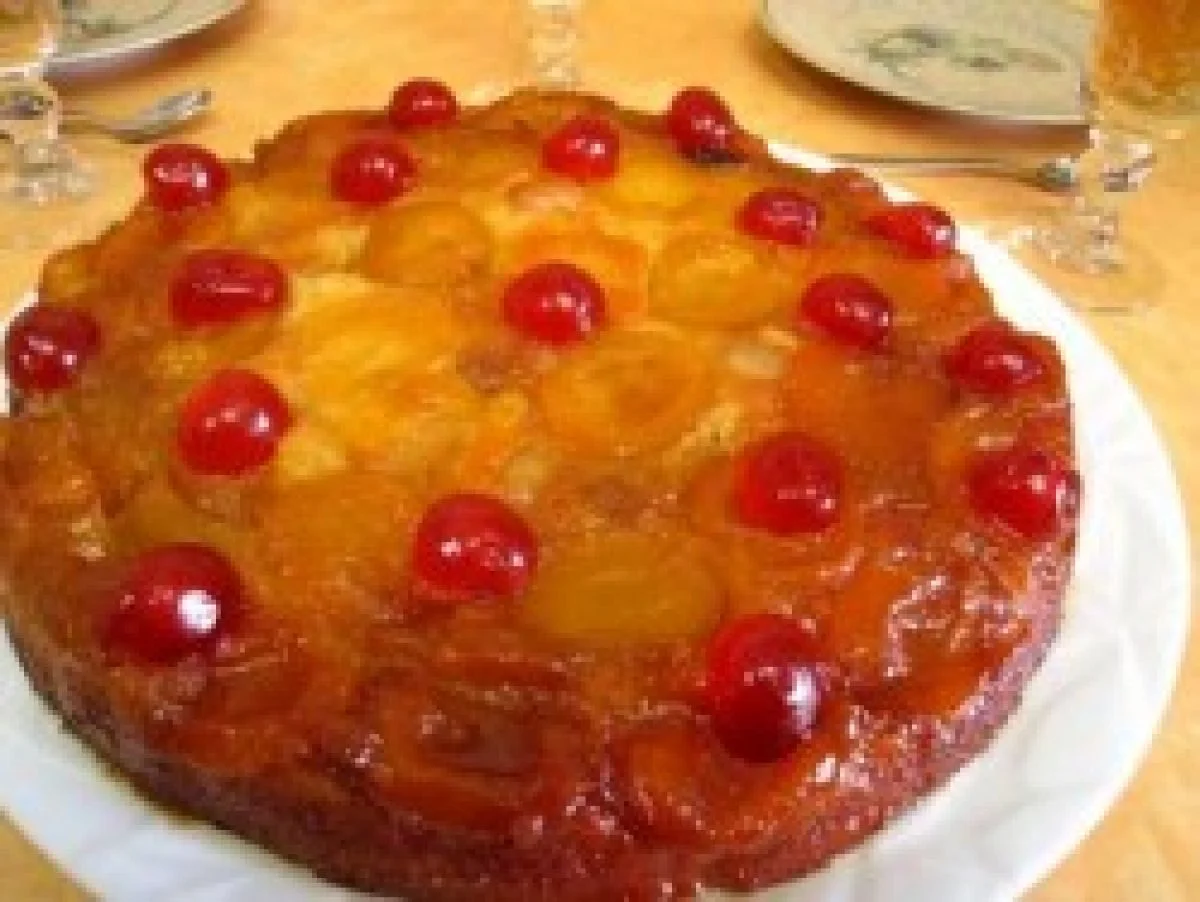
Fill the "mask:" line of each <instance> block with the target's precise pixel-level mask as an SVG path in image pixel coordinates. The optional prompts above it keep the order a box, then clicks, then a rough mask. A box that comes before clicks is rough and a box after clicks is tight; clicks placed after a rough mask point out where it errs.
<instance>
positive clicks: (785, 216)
mask: <svg viewBox="0 0 1200 902" xmlns="http://www.w3.org/2000/svg"><path fill="white" fill-rule="evenodd" d="M821 219H822V212H821V205H820V204H818V203H817V202H816V201H815V200H812V199H811V198H808V197H805V196H804V195H803V194H801V193H800V192H799V191H794V190H792V189H791V188H764V189H763V190H762V191H758V192H755V193H754V194H752V195H750V197H749V198H748V199H747V200H746V202H745V203H744V204H743V205H742V208H741V210H739V211H738V214H737V224H738V228H740V229H741V230H742V231H743V232H745V233H746V234H747V235H751V236H753V237H755V238H761V239H763V240H764V241H776V242H778V243H780V244H790V245H794V246H796V247H807V246H808V245H810V244H812V243H813V241H815V240H816V237H817V232H818V230H819V229H820V228H821Z"/></svg>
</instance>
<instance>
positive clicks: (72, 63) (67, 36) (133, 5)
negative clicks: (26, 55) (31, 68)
mask: <svg viewBox="0 0 1200 902" xmlns="http://www.w3.org/2000/svg"><path fill="white" fill-rule="evenodd" d="M245 2H246V0H63V12H64V17H65V29H64V35H63V41H62V47H61V48H60V49H59V52H58V53H57V54H56V55H55V56H54V58H53V59H52V60H51V62H50V66H51V69H52V71H54V72H56V73H59V74H63V73H67V72H71V71H73V70H78V69H83V68H91V67H93V66H97V65H103V64H108V63H114V62H118V61H120V60H123V59H125V58H127V57H130V56H133V55H136V54H140V53H143V52H145V51H148V50H153V49H155V48H158V47H161V46H162V45H164V44H167V43H169V42H171V41H174V40H175V39H177V38H181V37H183V36H185V35H189V34H192V33H194V32H197V31H200V30H201V29H204V28H207V27H208V26H209V25H213V24H215V23H217V22H219V21H221V20H222V19H224V18H226V17H227V16H229V15H232V14H233V13H234V12H236V11H237V10H238V9H240V8H241V7H242V6H244V5H245Z"/></svg>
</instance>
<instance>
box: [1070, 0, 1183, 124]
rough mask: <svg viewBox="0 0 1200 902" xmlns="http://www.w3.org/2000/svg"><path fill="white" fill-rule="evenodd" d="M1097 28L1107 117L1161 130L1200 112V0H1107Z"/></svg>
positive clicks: (1096, 75)
mask: <svg viewBox="0 0 1200 902" xmlns="http://www.w3.org/2000/svg"><path fill="white" fill-rule="evenodd" d="M1096 27H1097V33H1096V40H1095V43H1094V47H1095V51H1094V56H1093V61H1092V72H1091V86H1090V87H1091V90H1092V92H1093V94H1094V100H1095V103H1096V107H1097V109H1096V112H1097V113H1098V114H1099V116H1100V118H1101V120H1102V121H1105V122H1112V123H1113V124H1114V125H1117V126H1118V127H1123V128H1131V129H1134V130H1137V131H1143V132H1148V133H1151V134H1158V133H1163V132H1169V131H1172V130H1180V129H1183V128H1185V127H1187V125H1189V124H1190V123H1191V122H1193V121H1194V120H1195V119H1197V118H1198V117H1200V0H1101V3H1100V14H1099V18H1098V20H1097V26H1096Z"/></svg>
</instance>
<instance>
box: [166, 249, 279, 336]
mask: <svg viewBox="0 0 1200 902" xmlns="http://www.w3.org/2000/svg"><path fill="white" fill-rule="evenodd" d="M287 296H288V279H287V273H285V272H284V271H283V269H282V268H280V266H279V265H278V264H277V263H275V262H274V261H273V260H270V259H268V258H267V257H261V256H259V255H258V254H252V253H250V252H249V251H242V250H221V249H214V250H200V251H193V252H192V253H190V254H188V255H187V256H186V257H184V258H183V261H182V262H181V263H180V265H179V268H178V269H176V271H175V274H174V276H172V278H171V283H170V285H169V286H168V289H167V301H168V304H169V306H170V309H171V318H172V319H173V320H174V321H175V323H176V325H179V326H182V327H184V328H188V329H190V328H196V327H199V326H222V325H227V324H229V323H232V322H236V321H237V320H239V319H242V318H243V317H246V316H251V315H253V314H256V313H269V312H271V311H274V310H278V309H280V308H281V307H283V305H284V304H285V303H287Z"/></svg>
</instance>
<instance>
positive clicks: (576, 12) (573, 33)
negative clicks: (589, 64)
mask: <svg viewBox="0 0 1200 902" xmlns="http://www.w3.org/2000/svg"><path fill="white" fill-rule="evenodd" d="M582 8H583V0H526V49H527V54H528V67H529V73H528V74H529V80H530V83H531V84H532V85H533V87H536V88H544V89H549V90H563V91H566V90H571V89H573V88H577V87H579V83H580V67H579V18H580V12H581V10H582Z"/></svg>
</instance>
